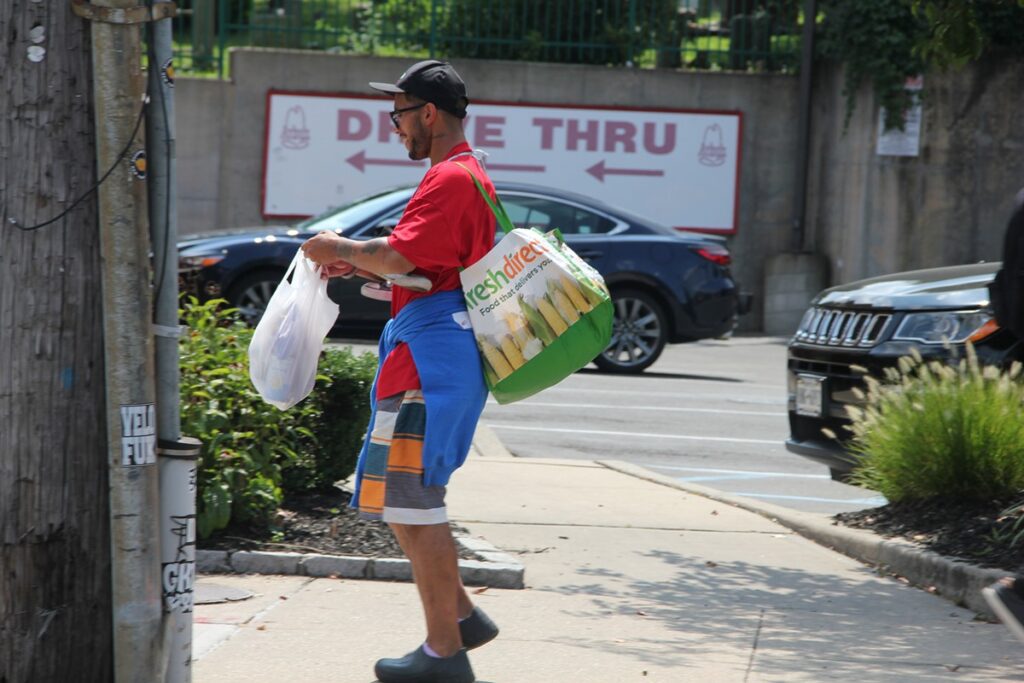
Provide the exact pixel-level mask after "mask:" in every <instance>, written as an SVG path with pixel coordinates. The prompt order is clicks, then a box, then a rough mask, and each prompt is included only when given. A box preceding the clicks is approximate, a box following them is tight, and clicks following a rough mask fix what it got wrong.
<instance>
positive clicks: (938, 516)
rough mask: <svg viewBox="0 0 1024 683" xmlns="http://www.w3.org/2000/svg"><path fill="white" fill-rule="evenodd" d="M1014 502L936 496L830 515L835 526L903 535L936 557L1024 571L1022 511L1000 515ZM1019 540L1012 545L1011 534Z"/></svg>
mask: <svg viewBox="0 0 1024 683" xmlns="http://www.w3.org/2000/svg"><path fill="white" fill-rule="evenodd" d="M1021 503H1024V498H1020V499H1017V500H1004V501H990V502H964V501H950V500H943V499H934V500H927V501H917V502H907V503H890V504H888V505H883V506H882V507H877V508H871V509H868V510H858V511H856V512H843V513H840V514H837V515H835V516H833V519H834V520H836V521H837V522H838V523H839V524H842V525H844V526H848V527H855V528H858V529H867V530H869V531H873V532H875V533H877V534H880V535H882V536H885V537H887V538H902V539H904V540H907V541H910V542H912V543H916V544H918V545H921V546H923V547H925V548H927V549H928V550H932V551H934V552H936V553H938V554H940V555H944V556H946V557H949V558H956V559H960V560H964V561H967V562H970V563H972V564H976V565H979V566H982V567H992V568H996V569H1005V570H1007V571H1009V572H1016V571H1018V570H1022V569H1024V512H1022V511H1018V512H1016V513H1015V514H1010V515H1006V516H1004V515H1003V512H1005V511H1006V510H1007V508H1009V507H1011V506H1012V505H1014V504H1016V505H1018V506H1019V505H1020V504H1021ZM1018 533H1019V534H1020V538H1019V539H1017V540H1016V543H1014V536H1015V535H1017V534H1018Z"/></svg>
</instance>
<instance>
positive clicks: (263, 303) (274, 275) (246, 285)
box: [227, 270, 284, 327]
mask: <svg viewBox="0 0 1024 683" xmlns="http://www.w3.org/2000/svg"><path fill="white" fill-rule="evenodd" d="M283 277H284V271H283V270H258V271H256V272H254V273H249V274H248V275H244V276H243V277H241V278H239V280H238V282H236V283H235V284H233V285H231V289H230V290H228V295H227V300H228V302H229V303H230V304H231V305H232V306H234V307H235V308H237V309H238V311H239V313H240V314H241V316H242V319H243V320H245V322H246V324H248V325H251V326H253V327H255V326H256V324H257V323H258V322H259V321H260V318H262V317H263V312H264V311H266V310H267V304H268V303H270V297H271V296H273V294H274V290H275V289H277V285H278V284H280V282H281V278H283Z"/></svg>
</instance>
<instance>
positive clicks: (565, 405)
mask: <svg viewBox="0 0 1024 683" xmlns="http://www.w3.org/2000/svg"><path fill="white" fill-rule="evenodd" d="M487 402H488V403H492V404H494V405H498V402H497V401H495V400H494V399H490V400H488V401H487ZM517 405H518V406H526V407H537V408H587V409H592V408H597V409H600V410H604V409H608V410H658V411H663V412H671V413H714V414H719V415H761V416H766V417H783V416H785V415H786V413H785V412H782V411H777V412H772V413H768V412H764V411H756V410H720V409H717V408H678V407H669V406H630V405H621V404H619V405H608V404H606V403H540V402H537V401H521V402H519V403H518V404H517Z"/></svg>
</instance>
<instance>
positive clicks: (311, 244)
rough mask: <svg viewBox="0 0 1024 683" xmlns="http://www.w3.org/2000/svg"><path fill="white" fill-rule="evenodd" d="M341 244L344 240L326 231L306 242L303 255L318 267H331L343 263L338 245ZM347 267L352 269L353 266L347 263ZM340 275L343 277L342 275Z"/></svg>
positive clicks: (303, 246)
mask: <svg viewBox="0 0 1024 683" xmlns="http://www.w3.org/2000/svg"><path fill="white" fill-rule="evenodd" d="M341 243H342V238H341V237H340V236H339V235H338V234H337V233H333V232H329V231H326V230H325V231H324V232H321V233H319V234H317V235H314V236H313V237H310V238H309V239H308V240H306V241H305V243H303V245H302V253H303V254H305V255H306V258H308V259H309V260H310V261H312V262H313V263H315V264H317V265H318V266H324V267H326V266H330V265H332V264H335V263H338V262H339V261H342V258H341V256H339V255H338V245H340V244H341ZM343 263H344V262H343ZM345 265H347V266H350V267H351V264H347V263H346V264H345ZM338 274H339V275H341V273H338Z"/></svg>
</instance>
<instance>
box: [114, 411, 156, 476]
mask: <svg viewBox="0 0 1024 683" xmlns="http://www.w3.org/2000/svg"><path fill="white" fill-rule="evenodd" d="M155 464H156V406H155V405H154V404H152V403H143V404H142V405H136V406H121V465H123V466H124V467H133V466H135V465H155Z"/></svg>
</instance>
